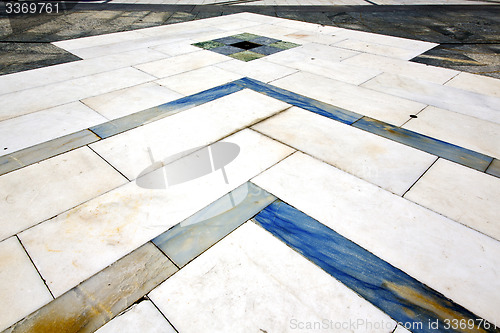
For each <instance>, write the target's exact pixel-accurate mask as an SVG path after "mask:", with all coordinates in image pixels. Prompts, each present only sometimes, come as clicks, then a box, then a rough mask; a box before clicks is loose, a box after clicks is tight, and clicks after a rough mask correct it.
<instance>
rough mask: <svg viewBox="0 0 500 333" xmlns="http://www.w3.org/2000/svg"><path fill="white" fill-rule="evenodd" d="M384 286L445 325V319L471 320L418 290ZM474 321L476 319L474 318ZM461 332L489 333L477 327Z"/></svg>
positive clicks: (388, 284) (394, 285)
mask: <svg viewBox="0 0 500 333" xmlns="http://www.w3.org/2000/svg"><path fill="white" fill-rule="evenodd" d="M384 286H385V287H387V288H388V289H389V290H392V291H393V292H395V293H396V294H397V295H398V296H399V297H401V298H402V299H405V300H408V302H409V303H412V304H414V305H416V306H419V307H421V308H423V309H426V310H428V311H430V312H432V313H434V314H435V315H436V316H437V317H438V318H439V319H440V321H441V322H443V323H444V320H445V319H447V320H450V321H452V320H453V319H457V320H458V322H461V321H462V322H463V321H467V320H468V319H471V318H468V317H464V316H462V314H460V313H458V312H456V311H454V310H452V309H449V308H447V307H446V306H444V305H443V304H440V303H439V302H437V301H436V299H434V298H429V297H427V296H426V295H422V294H420V293H419V292H417V291H416V290H414V289H412V288H410V287H407V286H401V285H398V284H396V283H393V282H384ZM446 302H448V301H446ZM448 303H450V302H448ZM450 305H451V303H450ZM472 319H474V318H472ZM461 331H462V332H470V333H480V332H484V333H486V332H487V331H485V330H484V329H483V328H481V327H477V326H476V327H474V329H469V328H465V329H461Z"/></svg>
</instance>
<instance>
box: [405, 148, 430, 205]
mask: <svg viewBox="0 0 500 333" xmlns="http://www.w3.org/2000/svg"><path fill="white" fill-rule="evenodd" d="M439 159H440V157H439V156H436V159H435V160H434V162H432V163H431V165H429V167H428V168H427V169H425V171H424V172H423V173H422V174H421V175H420V177H418V179H417V180H416V181H415V182H413V184H411V186H410V187H409V188H408V189H407V190H406V191H405V193H403V195H401V197H403V198H404V196H405V195H406V193H408V192H409V191H410V190H411V189H412V187H413V186H415V184H416V183H418V181H419V180H420V179H421V178H422V177H423V176H424V175H425V174H426V173H427V171H429V170H430V168H432V166H433V165H434V164H436V162H437V161H438V160H439ZM405 199H406V198H405Z"/></svg>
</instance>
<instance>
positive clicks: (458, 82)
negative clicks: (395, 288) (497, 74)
mask: <svg viewBox="0 0 500 333" xmlns="http://www.w3.org/2000/svg"><path fill="white" fill-rule="evenodd" d="M445 85H446V86H449V87H454V88H459V89H462V90H468V91H472V92H475V93H478V94H483V95H489V96H493V97H499V98H500V80H499V79H495V78H492V77H488V76H482V75H475V74H471V73H464V72H462V73H460V74H458V75H457V76H456V77H454V78H453V79H451V80H450V81H448V82H446V84H445Z"/></svg>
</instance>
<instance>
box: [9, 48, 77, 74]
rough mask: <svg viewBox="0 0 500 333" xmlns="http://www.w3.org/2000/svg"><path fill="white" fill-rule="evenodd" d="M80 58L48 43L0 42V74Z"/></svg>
mask: <svg viewBox="0 0 500 333" xmlns="http://www.w3.org/2000/svg"><path fill="white" fill-rule="evenodd" d="M75 60H80V58H79V57H77V56H75V55H73V54H71V53H69V52H66V51H65V50H63V49H61V48H58V47H57V46H54V45H52V44H48V43H0V75H4V74H10V73H16V72H21V71H25V70H29V69H35V68H41V67H46V66H51V65H57V64H61V63H65V62H70V61H75Z"/></svg>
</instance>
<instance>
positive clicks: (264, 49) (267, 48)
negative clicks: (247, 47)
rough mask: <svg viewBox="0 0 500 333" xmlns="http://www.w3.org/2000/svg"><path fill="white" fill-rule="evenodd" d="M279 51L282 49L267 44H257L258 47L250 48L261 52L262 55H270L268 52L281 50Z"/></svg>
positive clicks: (272, 52)
mask: <svg viewBox="0 0 500 333" xmlns="http://www.w3.org/2000/svg"><path fill="white" fill-rule="evenodd" d="M281 51H283V49H280V48H277V47H274V46H268V45H264V46H259V47H256V48H254V49H252V52H255V53H259V54H263V55H270V54H274V53H277V52H281Z"/></svg>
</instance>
